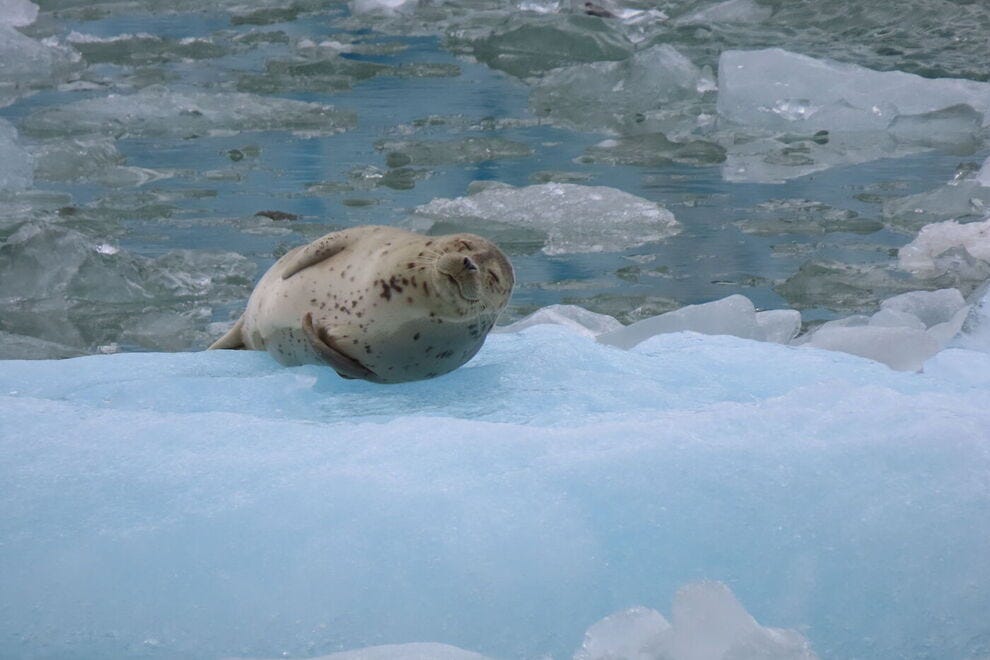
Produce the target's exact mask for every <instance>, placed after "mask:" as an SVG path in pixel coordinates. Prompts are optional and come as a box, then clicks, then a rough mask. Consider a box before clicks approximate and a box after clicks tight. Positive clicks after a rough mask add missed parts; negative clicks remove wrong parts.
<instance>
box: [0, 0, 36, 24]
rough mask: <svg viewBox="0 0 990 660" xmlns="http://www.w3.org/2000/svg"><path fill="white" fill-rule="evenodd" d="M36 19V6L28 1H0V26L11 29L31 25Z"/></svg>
mask: <svg viewBox="0 0 990 660" xmlns="http://www.w3.org/2000/svg"><path fill="white" fill-rule="evenodd" d="M37 18H38V5H36V4H34V3H33V2H29V1H28V0H0V24H3V25H9V26H11V27H24V26H25V25H31V23H34V21H35V19H37Z"/></svg>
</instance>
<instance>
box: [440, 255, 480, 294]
mask: <svg viewBox="0 0 990 660" xmlns="http://www.w3.org/2000/svg"><path fill="white" fill-rule="evenodd" d="M437 270H438V271H440V272H441V273H443V274H444V275H446V276H447V277H449V278H450V279H452V280H453V281H454V282H455V283H456V284H457V290H458V291H459V292H460V294H461V296H462V297H463V298H464V299H465V300H471V301H477V300H479V299H480V295H479V292H478V287H479V283H478V264H476V263H475V262H474V260H473V259H471V257H466V256H464V255H463V254H457V253H456V252H448V253H447V254H445V255H443V256H442V257H440V258H439V259H438V260H437Z"/></svg>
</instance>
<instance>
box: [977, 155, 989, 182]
mask: <svg viewBox="0 0 990 660" xmlns="http://www.w3.org/2000/svg"><path fill="white" fill-rule="evenodd" d="M976 182H977V183H979V184H980V185H981V186H984V187H987V188H990V158H987V159H986V160H985V161H983V166H982V167H981V168H980V171H979V172H977V173H976Z"/></svg>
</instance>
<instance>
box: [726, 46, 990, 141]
mask: <svg viewBox="0 0 990 660" xmlns="http://www.w3.org/2000/svg"><path fill="white" fill-rule="evenodd" d="M718 68H719V73H718V80H719V93H718V112H719V114H720V115H721V116H722V117H723V118H725V119H727V120H730V121H733V122H735V123H737V124H741V125H745V126H753V127H761V128H766V129H770V130H788V131H790V130H810V129H812V128H813V129H815V130H818V129H829V130H844V131H864V130H868V131H876V130H879V131H885V130H887V128H888V127H890V125H891V123H892V122H893V121H894V119H895V118H896V117H898V116H903V115H923V114H925V113H931V112H935V111H939V110H943V109H945V108H948V107H949V106H953V105H957V104H967V105H969V106H971V107H972V108H973V109H974V110H975V111H976V112H978V113H980V114H982V116H983V117H982V123H983V125H984V126H986V125H987V124H988V122H990V84H988V83H982V82H975V81H972V80H963V79H956V78H938V79H929V78H922V77H921V76H917V75H914V74H910V73H903V72H900V71H886V72H880V71H874V70H871V69H867V68H864V67H861V66H857V65H855V64H845V63H841V62H835V61H832V60H819V59H815V58H812V57H808V56H806V55H799V54H797V53H791V52H788V51H785V50H782V49H780V48H770V49H766V50H753V51H740V50H728V51H724V52H723V53H722V55H721V57H720V58H719V67H718ZM785 107H786V108H789V109H787V110H786V111H785V110H784V108H785ZM798 107H799V108H804V110H801V111H800V112H794V111H793V108H798ZM929 125H930V126H937V125H938V122H936V123H935V124H929ZM953 125H954V124H953Z"/></svg>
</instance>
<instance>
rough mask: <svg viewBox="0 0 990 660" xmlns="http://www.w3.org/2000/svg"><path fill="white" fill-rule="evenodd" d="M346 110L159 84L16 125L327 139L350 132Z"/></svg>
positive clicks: (34, 129)
mask: <svg viewBox="0 0 990 660" xmlns="http://www.w3.org/2000/svg"><path fill="white" fill-rule="evenodd" d="M356 122H357V118H356V115H355V114H354V113H353V112H351V111H348V110H337V109H335V108H333V107H332V106H327V105H321V104H318V103H308V102H304V101H293V100H289V99H280V98H273V97H264V96H257V95H254V94H245V93H235V92H216V93H210V92H192V91H185V92H182V91H177V90H174V89H170V88H167V87H164V86H160V85H152V86H150V87H146V88H144V89H142V90H141V91H139V92H137V93H135V94H129V95H120V94H110V95H108V96H105V97H102V98H95V99H87V100H84V101H75V102H74V103H70V104H68V105H65V106H62V107H55V108H49V109H45V110H41V111H39V112H36V113H34V114H32V115H29V116H28V117H27V118H25V119H24V120H23V121H22V122H21V124H20V126H21V129H22V130H23V131H24V132H25V133H28V134H31V135H34V136H44V137H48V136H59V137H65V136H77V135H85V134H89V133H98V134H104V135H111V136H114V137H121V136H128V137H147V136H152V137H154V136H170V137H197V136H207V135H230V134H232V133H236V132H239V131H262V130H273V131H278V130H281V131H294V132H297V133H304V134H316V135H329V134H333V133H339V132H341V131H345V130H348V129H350V128H353V127H354V126H355V125H356Z"/></svg>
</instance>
